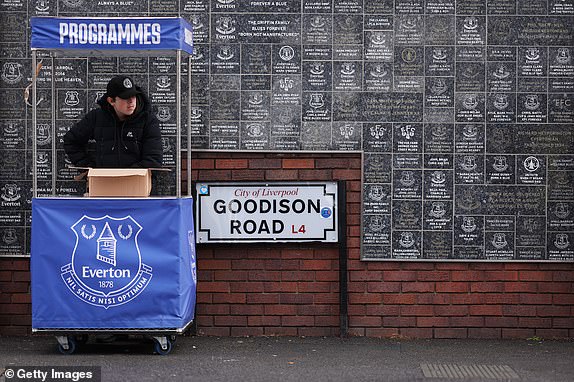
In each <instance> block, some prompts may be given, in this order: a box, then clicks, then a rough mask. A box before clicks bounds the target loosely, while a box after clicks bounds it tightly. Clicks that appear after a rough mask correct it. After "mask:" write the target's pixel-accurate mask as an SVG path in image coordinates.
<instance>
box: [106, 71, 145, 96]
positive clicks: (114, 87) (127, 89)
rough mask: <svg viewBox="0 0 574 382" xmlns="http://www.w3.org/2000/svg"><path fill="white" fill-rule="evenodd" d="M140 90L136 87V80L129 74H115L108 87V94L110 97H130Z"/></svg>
mask: <svg viewBox="0 0 574 382" xmlns="http://www.w3.org/2000/svg"><path fill="white" fill-rule="evenodd" d="M139 93H140V91H139V90H137V89H136V85H135V83H134V80H133V79H132V78H131V77H128V76H115V77H113V78H112V79H111V80H110V82H108V86H107V87H106V95H107V96H108V97H120V98H123V99H128V98H130V97H132V96H135V95H136V94H139Z"/></svg>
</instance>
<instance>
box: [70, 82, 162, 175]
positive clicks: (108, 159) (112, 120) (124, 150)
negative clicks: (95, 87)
mask: <svg viewBox="0 0 574 382" xmlns="http://www.w3.org/2000/svg"><path fill="white" fill-rule="evenodd" d="M136 89H137V90H139V91H140V94H138V95H137V97H138V98H137V109H136V111H135V112H134V114H133V115H131V116H130V117H129V118H128V119H126V120H125V121H120V120H119V119H118V117H117V116H116V113H115V111H114V109H113V107H112V106H111V105H110V104H109V103H108V102H107V100H106V98H107V96H106V95H104V96H103V97H102V98H101V99H100V100H99V101H98V104H99V105H100V108H98V109H94V110H91V111H90V112H88V113H87V114H86V115H85V116H84V118H83V119H82V120H81V121H80V122H78V123H76V124H75V125H74V126H72V128H71V129H70V130H69V131H68V132H67V133H66V134H65V135H64V150H65V151H66V154H67V155H68V158H69V159H70V161H71V162H72V163H73V164H74V165H75V166H78V167H99V168H126V167H142V168H152V167H161V163H162V153H163V150H162V142H161V131H160V128H159V121H158V120H157V118H156V117H155V115H154V114H153V113H152V110H151V105H150V102H149V100H148V98H147V97H146V96H145V94H144V93H142V92H141V88H139V87H137V86H136ZM88 143H90V145H89V144H88ZM94 143H95V145H94ZM89 146H92V147H93V146H95V147H94V148H93V149H89Z"/></svg>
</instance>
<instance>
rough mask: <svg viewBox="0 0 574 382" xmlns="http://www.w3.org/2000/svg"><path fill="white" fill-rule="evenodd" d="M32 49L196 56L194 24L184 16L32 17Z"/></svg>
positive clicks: (79, 52)
mask: <svg viewBox="0 0 574 382" xmlns="http://www.w3.org/2000/svg"><path fill="white" fill-rule="evenodd" d="M30 26H31V29H32V37H31V44H30V47H31V49H32V50H35V49H45V50H51V51H56V52H68V53H72V54H81V53H85V52H90V51H92V52H93V51H96V52H97V51H105V53H106V54H110V53H111V54H113V52H114V51H117V52H125V51H130V52H132V53H134V54H136V55H137V54H138V53H141V54H148V55H149V54H155V53H158V51H165V52H168V51H174V50H181V51H184V52H187V53H189V54H192V53H193V33H192V27H191V24H189V23H188V22H187V21H186V20H185V19H183V18H181V17H159V18H157V17H155V18H154V17H130V18H113V17H112V18H109V17H106V18H99V17H92V18H86V17H32V18H31V19H30Z"/></svg>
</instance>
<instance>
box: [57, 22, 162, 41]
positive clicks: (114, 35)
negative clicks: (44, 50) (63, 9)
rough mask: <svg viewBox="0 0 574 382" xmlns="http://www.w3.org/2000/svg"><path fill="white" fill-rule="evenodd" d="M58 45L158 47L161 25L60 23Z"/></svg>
mask: <svg viewBox="0 0 574 382" xmlns="http://www.w3.org/2000/svg"><path fill="white" fill-rule="evenodd" d="M59 33H60V44H65V43H66V42H68V43H69V44H71V45H86V44H98V45H122V44H126V45H134V44H140V45H159V44H160V43H161V25H160V24H158V23H153V24H152V23H142V24H97V23H73V22H69V23H64V22H61V23H60V27H59Z"/></svg>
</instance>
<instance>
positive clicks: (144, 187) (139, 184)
mask: <svg viewBox="0 0 574 382" xmlns="http://www.w3.org/2000/svg"><path fill="white" fill-rule="evenodd" d="M150 192H151V170H150V169H147V168H90V169H89V170H88V196H90V197H95V196H114V197H126V196H128V197H129V196H132V197H146V196H149V194H150Z"/></svg>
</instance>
